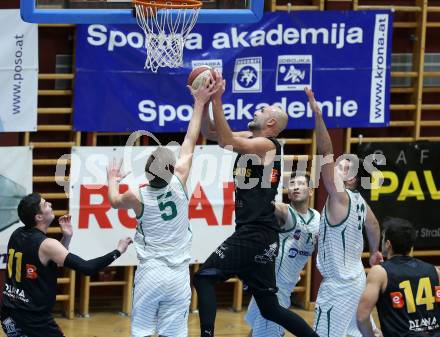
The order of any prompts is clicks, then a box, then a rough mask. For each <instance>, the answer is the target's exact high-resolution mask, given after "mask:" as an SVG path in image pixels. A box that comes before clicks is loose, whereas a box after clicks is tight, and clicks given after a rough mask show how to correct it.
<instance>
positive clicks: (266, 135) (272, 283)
mask: <svg viewBox="0 0 440 337" xmlns="http://www.w3.org/2000/svg"><path fill="white" fill-rule="evenodd" d="M215 82H216V86H217V87H218V88H217V89H218V90H216V92H215V93H214V94H213V95H212V97H211V100H212V103H213V110H214V121H215V128H213V125H212V123H210V121H209V119H205V123H209V124H211V125H205V128H203V127H202V133H204V135H205V137H206V138H208V139H210V140H213V141H217V142H218V144H219V145H220V146H221V147H225V148H227V149H229V150H231V149H232V150H233V151H234V152H237V153H238V156H237V158H236V160H235V164H234V169H233V177H234V182H235V221H236V227H235V233H234V234H233V235H232V236H230V237H229V238H228V239H226V240H225V241H224V242H223V243H222V244H221V245H220V246H219V247H218V248H217V249H216V250H215V251H214V253H212V254H211V256H210V257H209V258H208V259H207V260H206V262H205V263H204V264H203V266H202V267H201V269H200V271H199V272H198V273H197V274H196V275H195V278H194V285H195V287H196V290H197V293H198V301H199V303H198V304H199V312H200V327H201V336H202V337H206V336H209V337H213V336H214V322H215V315H216V298H215V284H216V283H217V282H224V281H226V280H227V279H229V278H230V277H232V276H235V275H238V277H240V279H242V280H243V282H244V283H245V285H246V287H247V288H248V290H250V292H251V293H252V295H253V296H254V298H255V301H256V303H257V305H258V307H259V309H260V312H261V315H262V316H263V317H264V318H265V319H267V320H270V321H273V322H275V323H277V324H279V325H281V326H283V327H284V328H286V329H287V330H288V331H290V332H292V333H294V334H295V335H296V336H301V337H308V336H314V337H316V336H317V335H316V334H315V332H314V331H313V330H312V329H311V328H310V327H309V326H308V325H307V323H306V322H305V321H304V320H303V319H302V318H301V317H299V316H298V315H296V314H294V313H293V312H290V311H289V310H288V309H286V308H283V307H282V306H280V304H279V303H278V298H277V296H276V292H277V287H276V280H275V257H276V256H277V254H278V247H279V242H278V230H279V227H278V222H277V219H276V216H275V206H274V205H273V201H274V200H275V196H276V194H277V188H278V185H279V182H280V174H281V162H280V157H281V145H280V143H279V142H278V141H277V139H276V137H277V136H278V134H279V133H280V132H281V131H283V130H284V128H285V127H286V125H287V114H286V113H285V112H284V111H282V110H281V109H279V108H278V107H276V106H268V107H264V108H262V109H260V110H258V111H256V112H255V114H254V119H253V121H251V122H250V123H249V124H248V127H249V131H245V132H239V133H234V132H232V131H231V129H230V128H229V125H228V123H227V121H226V118H225V115H224V112H223V108H222V100H221V98H222V95H223V93H224V90H225V82H224V80H223V79H222V77H221V75H220V73H219V72H216V74H215ZM202 125H203V123H202ZM208 126H210V127H208Z"/></svg>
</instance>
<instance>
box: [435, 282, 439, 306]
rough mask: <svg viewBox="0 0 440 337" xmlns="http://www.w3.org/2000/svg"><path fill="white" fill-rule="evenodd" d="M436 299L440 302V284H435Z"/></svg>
mask: <svg viewBox="0 0 440 337" xmlns="http://www.w3.org/2000/svg"><path fill="white" fill-rule="evenodd" d="M435 301H436V302H437V303H439V302H440V286H435Z"/></svg>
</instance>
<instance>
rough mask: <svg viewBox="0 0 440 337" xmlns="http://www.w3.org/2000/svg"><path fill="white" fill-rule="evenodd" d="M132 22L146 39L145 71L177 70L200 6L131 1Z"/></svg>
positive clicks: (192, 1) (186, 1)
mask: <svg viewBox="0 0 440 337" xmlns="http://www.w3.org/2000/svg"><path fill="white" fill-rule="evenodd" d="M133 5H134V8H135V13H136V19H137V22H138V24H139V26H140V27H141V28H142V30H143V31H144V34H145V39H146V48H147V59H146V61H145V68H147V69H150V70H151V71H152V72H157V69H159V68H160V67H169V68H178V67H180V66H182V64H183V48H184V47H185V41H186V39H187V37H188V34H189V33H190V32H191V30H192V29H193V27H194V25H195V24H196V22H197V17H198V14H199V10H200V8H201V7H202V2H201V1H197V0H155V1H154V0H133Z"/></svg>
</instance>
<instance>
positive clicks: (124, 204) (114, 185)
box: [107, 159, 142, 216]
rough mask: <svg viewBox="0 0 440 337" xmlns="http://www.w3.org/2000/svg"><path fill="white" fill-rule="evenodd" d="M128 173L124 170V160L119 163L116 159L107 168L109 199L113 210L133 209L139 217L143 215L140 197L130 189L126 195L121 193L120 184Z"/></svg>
mask: <svg viewBox="0 0 440 337" xmlns="http://www.w3.org/2000/svg"><path fill="white" fill-rule="evenodd" d="M128 173H129V172H127V173H124V171H123V170H122V159H121V160H120V161H119V163H117V162H116V159H113V160H112V162H111V163H110V164H109V165H108V167H107V181H108V198H109V201H110V205H111V206H112V207H113V208H124V209H133V210H134V211H135V213H136V216H139V215H140V214H141V213H142V203H141V201H140V197H139V196H138V195H136V194H135V193H134V192H133V191H131V190H130V189H129V190H128V191H127V192H125V193H119V183H120V182H121V180H122V179H124V178H125V177H126V176H127V175H128Z"/></svg>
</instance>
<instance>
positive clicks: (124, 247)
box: [116, 238, 133, 254]
mask: <svg viewBox="0 0 440 337" xmlns="http://www.w3.org/2000/svg"><path fill="white" fill-rule="evenodd" d="M132 243H133V240H132V239H131V238H125V239H122V240H119V242H118V247H117V248H116V249H117V250H119V251H120V252H121V254H124V253H125V252H126V251H127V248H128V246H129V245H131V244H132Z"/></svg>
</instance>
